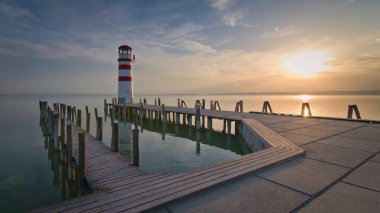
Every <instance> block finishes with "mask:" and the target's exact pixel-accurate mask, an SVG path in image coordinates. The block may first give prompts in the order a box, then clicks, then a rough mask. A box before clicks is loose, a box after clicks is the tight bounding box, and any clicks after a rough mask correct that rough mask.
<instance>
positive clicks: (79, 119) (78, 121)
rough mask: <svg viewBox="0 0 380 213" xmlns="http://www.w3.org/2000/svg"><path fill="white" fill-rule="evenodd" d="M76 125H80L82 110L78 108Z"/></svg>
mask: <svg viewBox="0 0 380 213" xmlns="http://www.w3.org/2000/svg"><path fill="white" fill-rule="evenodd" d="M77 116H78V117H77V125H78V126H79V127H81V126H82V111H81V110H80V109H78V110H77Z"/></svg>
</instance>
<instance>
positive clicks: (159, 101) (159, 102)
mask: <svg viewBox="0 0 380 213" xmlns="http://www.w3.org/2000/svg"><path fill="white" fill-rule="evenodd" d="M157 103H158V106H160V105H161V98H158V101H157Z"/></svg>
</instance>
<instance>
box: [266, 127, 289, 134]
mask: <svg viewBox="0 0 380 213" xmlns="http://www.w3.org/2000/svg"><path fill="white" fill-rule="evenodd" d="M267 127H268V128H269V129H271V130H273V131H274V132H277V133H279V132H285V131H287V129H284V128H281V127H274V126H267Z"/></svg>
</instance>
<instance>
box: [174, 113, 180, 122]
mask: <svg viewBox="0 0 380 213" xmlns="http://www.w3.org/2000/svg"><path fill="white" fill-rule="evenodd" d="M180 115H181V114H180V113H179V112H176V113H175V124H179V120H180Z"/></svg>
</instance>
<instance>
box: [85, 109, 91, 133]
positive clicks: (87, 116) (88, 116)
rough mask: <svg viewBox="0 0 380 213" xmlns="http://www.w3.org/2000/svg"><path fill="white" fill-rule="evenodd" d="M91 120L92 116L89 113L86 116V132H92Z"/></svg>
mask: <svg viewBox="0 0 380 213" xmlns="http://www.w3.org/2000/svg"><path fill="white" fill-rule="evenodd" d="M90 119H91V114H90V113H87V114H86V132H90Z"/></svg>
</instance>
